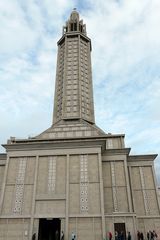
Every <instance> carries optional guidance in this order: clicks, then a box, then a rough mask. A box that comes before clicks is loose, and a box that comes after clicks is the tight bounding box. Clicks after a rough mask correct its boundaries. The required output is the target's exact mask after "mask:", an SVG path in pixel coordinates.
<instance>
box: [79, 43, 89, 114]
mask: <svg viewBox="0 0 160 240" xmlns="http://www.w3.org/2000/svg"><path fill="white" fill-rule="evenodd" d="M88 51H89V47H88V43H87V42H86V41H85V40H83V39H81V40H80V72H81V92H82V116H83V117H87V118H89V117H90V107H91V106H90V100H89V99H90V92H89V89H90V85H89V80H90V79H89V78H90V76H89V69H90V66H89V59H88V58H89V54H88Z"/></svg>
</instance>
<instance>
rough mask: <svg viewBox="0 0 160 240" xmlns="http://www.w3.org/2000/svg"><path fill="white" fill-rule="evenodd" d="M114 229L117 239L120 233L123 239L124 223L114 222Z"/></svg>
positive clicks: (124, 235)
mask: <svg viewBox="0 0 160 240" xmlns="http://www.w3.org/2000/svg"><path fill="white" fill-rule="evenodd" d="M114 231H115V232H118V239H121V237H120V236H121V234H123V239H124V240H125V239H126V227H125V223H115V224H114Z"/></svg>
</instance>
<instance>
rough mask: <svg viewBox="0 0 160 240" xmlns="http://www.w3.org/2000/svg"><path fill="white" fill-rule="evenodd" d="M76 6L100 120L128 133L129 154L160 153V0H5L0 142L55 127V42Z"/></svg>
mask: <svg viewBox="0 0 160 240" xmlns="http://www.w3.org/2000/svg"><path fill="white" fill-rule="evenodd" d="M74 7H77V9H78V11H79V12H80V15H81V18H83V19H84V22H85V23H86V24H87V33H88V36H89V37H90V38H91V39H92V49H93V50H92V67H93V83H94V101H95V115H96V123H97V125H98V126H99V127H101V128H102V129H103V130H105V131H106V132H107V133H108V132H111V133H125V134H126V147H131V148H132V151H131V153H132V154H148V153H160V137H159V136H160V107H159V106H160V57H159V55H160V30H159V24H160V14H159V13H160V1H159V0H141V1H139V0H119V1H118V0H106V1H104V0H103V1H102V0H99V1H93V0H86V1H84V0H82V1H80V0H79V1H78V0H70V1H66V0H39V1H38V0H27V1H24V0H5V1H0V53H1V54H0V92H1V94H0V143H6V141H7V139H8V138H10V136H15V137H17V138H27V137H28V136H34V135H37V134H39V133H40V132H42V131H44V130H45V129H46V128H48V127H49V126H50V125H51V122H52V111H53V94H54V83H55V72H56V58H57V56H56V54H57V46H56V42H57V41H58V39H59V38H60V37H61V32H62V25H63V24H64V23H65V21H66V20H67V19H68V17H69V15H70V12H71V11H72V9H73V8H74ZM3 151H4V150H3V148H1V152H3ZM155 167H156V173H157V177H158V181H159V183H160V173H159V172H160V158H159V157H158V158H157V160H156V161H155Z"/></svg>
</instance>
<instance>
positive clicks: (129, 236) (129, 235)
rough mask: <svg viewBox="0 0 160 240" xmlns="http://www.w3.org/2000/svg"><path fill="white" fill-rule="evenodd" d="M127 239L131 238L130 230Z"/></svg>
mask: <svg viewBox="0 0 160 240" xmlns="http://www.w3.org/2000/svg"><path fill="white" fill-rule="evenodd" d="M127 240H131V233H130V232H128V235H127Z"/></svg>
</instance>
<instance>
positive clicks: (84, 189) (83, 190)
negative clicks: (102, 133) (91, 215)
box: [80, 155, 88, 213]
mask: <svg viewBox="0 0 160 240" xmlns="http://www.w3.org/2000/svg"><path fill="white" fill-rule="evenodd" d="M80 212H82V213H88V159H87V155H81V156H80Z"/></svg>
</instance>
